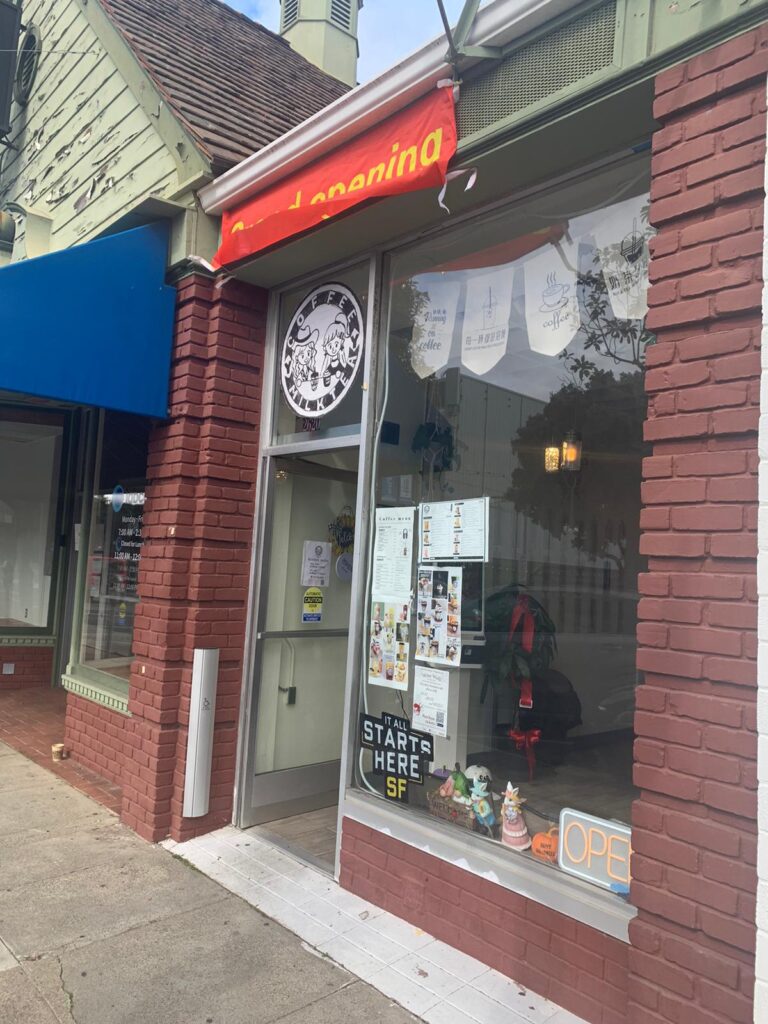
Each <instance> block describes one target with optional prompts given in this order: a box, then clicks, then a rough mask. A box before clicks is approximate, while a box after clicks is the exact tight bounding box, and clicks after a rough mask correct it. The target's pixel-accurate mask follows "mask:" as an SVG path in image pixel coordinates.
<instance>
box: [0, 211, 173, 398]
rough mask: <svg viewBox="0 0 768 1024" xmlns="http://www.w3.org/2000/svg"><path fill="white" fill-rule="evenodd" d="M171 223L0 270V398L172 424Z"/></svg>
mask: <svg viewBox="0 0 768 1024" xmlns="http://www.w3.org/2000/svg"><path fill="white" fill-rule="evenodd" d="M167 254H168V228H167V225H166V224H164V223H158V224H150V225H148V226H146V227H141V228H134V229H132V230H131V231H123V232H121V233H119V234H116V235H110V236H108V237H106V238H99V239H97V240H95V241H93V242H86V243H85V244H84V245H78V246H75V247H73V248H71V249H64V250H62V251H61V252H56V253H51V255H49V256H40V257H38V258H37V259H32V260H25V261H23V262H19V263H12V264H11V265H10V266H7V267H3V268H2V269H0V390H3V391H17V392H22V393H24V394H26V395H35V396H39V397H41V398H52V399H55V400H58V401H65V402H75V403H77V404H78V405H93V406H102V407H104V408H107V409H118V410H120V411H122V412H133V413H141V414H143V415H146V416H158V417H165V416H167V415H168V374H169V368H170V360H171V341H172V337H173V317H174V303H175V297H176V291H175V289H174V288H171V287H169V286H168V285H166V283H165V272H166V261H167Z"/></svg>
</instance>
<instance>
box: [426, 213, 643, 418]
mask: <svg viewBox="0 0 768 1024" xmlns="http://www.w3.org/2000/svg"><path fill="white" fill-rule="evenodd" d="M592 216H593V217H596V216H598V215H592ZM586 220H587V218H580V222H581V223H580V225H579V226H580V228H581V230H584V231H585V235H584V236H583V238H582V240H581V241H580V242H578V244H577V245H576V246H575V247H574V248H573V249H571V254H573V253H574V252H578V267H577V268H576V269H577V270H578V272H579V273H580V274H585V273H587V272H589V271H593V272H596V273H599V272H600V263H599V260H598V258H597V249H596V248H595V245H594V242H593V241H592V240H591V239H590V238H589V236H588V234H587V229H588V227H589V225H588V224H587V223H584V222H585V221H586ZM574 241H576V239H574ZM548 248H551V249H552V253H553V255H555V263H553V267H554V269H555V271H556V270H557V266H556V260H557V259H558V258H561V257H558V256H557V255H556V254H557V250H556V249H554V248H553V247H548ZM541 251H542V250H537V251H536V252H534V253H532V254H531V256H537V255H539V254H540V252H541ZM530 258H531V257H527V258H522V259H519V260H515V261H514V262H513V263H509V264H506V266H507V267H508V269H509V273H510V274H512V275H513V285H512V307H511V309H510V311H509V321H508V322H509V337H508V341H507V349H506V354H505V355H504V356H503V357H502V359H501V360H500V362H499V363H497V365H496V366H495V367H494V368H493V369H492V370H491V371H490V373H489V374H486V375H484V376H487V377H489V379H491V380H492V381H493V384H494V386H496V387H499V388H503V389H504V390H507V391H514V392H516V393H517V394H521V395H526V396H528V397H530V398H535V399H539V400H541V401H546V400H547V399H548V398H549V396H550V395H551V394H552V392H553V391H556V390H557V389H558V388H559V387H561V386H562V384H563V383H565V382H566V380H567V379H568V376H569V375H568V371H567V368H566V365H565V363H564V361H563V358H562V356H547V355H541V354H540V353H538V352H533V351H531V348H530V345H529V341H528V327H527V324H526V317H525V311H526V310H525V304H526V288H525V271H524V267H525V264H526V262H527V261H528V259H530ZM498 269H499V267H498V266H496V267H484V268H482V269H481V270H451V271H447V272H445V273H439V274H434V273H431V274H420V275H417V276H416V277H414V278H412V279H411V284H412V287H413V288H414V290H415V291H418V292H423V293H427V294H428V293H429V289H430V285H433V284H434V282H436V281H441V282H443V285H444V283H445V282H446V281H450V282H451V283H452V285H453V286H454V287H456V288H458V289H460V295H459V301H458V307H457V312H456V323H455V325H454V330H453V336H452V341H451V353H450V357H449V360H448V363H447V368H451V367H458V366H460V365H461V340H462V332H463V325H464V311H465V302H466V295H467V282H468V281H469V280H470V278H471V277H472V275H473V274H485V273H487V272H488V271H490V270H498ZM578 290H579V307H580V313H581V320H582V327H581V328H580V329H579V330H578V332H577V333H576V335H575V336H574V337H573V340H572V341H571V343H570V344H569V345H568V348H567V350H566V351H567V354H568V355H571V356H574V355H575V356H580V355H582V354H585V355H586V356H587V357H588V358H589V359H590V360H591V362H593V363H594V365H595V366H596V367H597V369H599V370H606V371H608V372H610V373H612V374H614V375H615V376H618V375H619V374H620V373H621V372H627V371H628V370H631V367H628V366H627V365H626V364H623V363H616V362H615V361H614V360H613V359H612V358H611V357H610V356H608V355H606V354H604V353H601V352H599V351H597V350H595V349H589V350H585V348H584V341H585V337H586V333H585V331H584V327H583V324H584V322H585V320H586V319H587V316H586V313H585V309H584V307H585V300H586V299H587V298H588V296H587V295H586V292H587V290H588V289H587V286H586V285H585V284H584V283H583V282H582V283H580V284H579V285H578ZM529 301H533V302H534V303H536V304H537V305H538V304H539V303H540V302H541V295H532V296H530V297H529ZM606 304H607V309H606V320H608V321H610V320H612V319H613V316H612V313H611V310H610V304H609V303H608V300H607V296H606ZM637 329H638V331H639V330H640V329H641V323H640V321H638V322H637ZM462 372H463V373H464V374H465V375H466V376H470V377H474V376H477V375H476V374H473V373H472V372H471V371H470V370H468V369H466V368H463V369H462Z"/></svg>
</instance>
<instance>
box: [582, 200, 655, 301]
mask: <svg viewBox="0 0 768 1024" xmlns="http://www.w3.org/2000/svg"><path fill="white" fill-rule="evenodd" d="M648 205H649V196H648V193H646V194H645V195H641V196H633V198H632V199H626V200H625V201H624V202H622V203H616V204H615V205H613V206H610V207H608V209H607V210H605V217H604V218H603V219H602V220H600V221H598V223H596V224H595V227H594V231H593V233H594V238H595V245H596V246H597V250H598V255H599V258H600V266H601V268H602V271H603V279H604V281H605V287H606V289H607V290H608V297H609V299H610V302H611V309H612V310H613V315H614V316H615V317H616V319H617V320H642V318H643V317H644V316H645V314H646V313H647V312H648V302H647V296H648V258H649V255H648V240H649V239H650V238H651V237H652V236H653V228H652V227H651V226H650V225H649V224H648V219H647V213H648Z"/></svg>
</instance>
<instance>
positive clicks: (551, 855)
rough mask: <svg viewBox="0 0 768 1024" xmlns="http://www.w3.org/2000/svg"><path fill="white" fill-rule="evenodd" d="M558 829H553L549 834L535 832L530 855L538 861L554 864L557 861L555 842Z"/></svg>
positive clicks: (557, 836)
mask: <svg viewBox="0 0 768 1024" xmlns="http://www.w3.org/2000/svg"><path fill="white" fill-rule="evenodd" d="M559 831H560V830H559V829H558V828H556V827H553V828H551V829H550V830H549V832H537V833H536V835H535V836H534V837H533V842H532V844H531V853H532V854H533V855H534V857H538V858H539V859H540V860H546V861H549V863H550V864H554V863H555V861H556V860H557V842H558V838H559Z"/></svg>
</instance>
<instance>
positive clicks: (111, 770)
mask: <svg viewBox="0 0 768 1024" xmlns="http://www.w3.org/2000/svg"><path fill="white" fill-rule="evenodd" d="M132 731H133V719H132V718H127V717H126V716H125V715H121V714H119V713H118V712H117V711H112V710H111V709H110V708H107V707H104V706H103V705H102V704H95V703H94V702H93V701H92V700H86V699H85V698H84V697H79V696H78V695H77V694H75V693H70V694H68V695H67V713H66V719H65V723H64V741H65V743H66V746H67V748H68V749H69V752H70V756H71V757H72V758H74V760H75V761H77V762H79V763H80V764H82V765H85V767H86V768H90V769H91V771H94V772H97V773H98V774H99V775H102V776H103V777H104V778H105V779H109V781H110V782H114V783H115V785H117V786H122V784H123V772H124V768H125V765H126V762H127V761H128V760H130V758H131V756H132V753H133V744H132V742H131V732H132Z"/></svg>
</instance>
